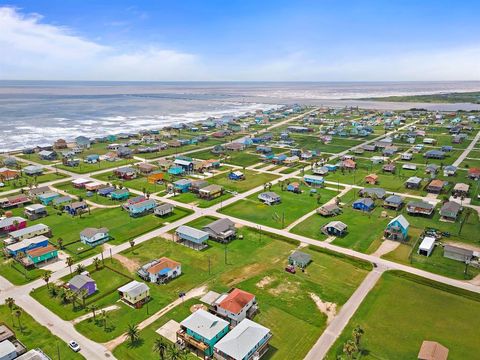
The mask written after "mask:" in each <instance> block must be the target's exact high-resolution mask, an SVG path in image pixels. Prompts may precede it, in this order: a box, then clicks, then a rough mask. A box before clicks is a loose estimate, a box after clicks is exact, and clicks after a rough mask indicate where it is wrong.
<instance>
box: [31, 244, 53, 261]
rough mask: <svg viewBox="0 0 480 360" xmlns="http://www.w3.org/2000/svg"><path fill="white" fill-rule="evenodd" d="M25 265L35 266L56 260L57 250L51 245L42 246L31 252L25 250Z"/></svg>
mask: <svg viewBox="0 0 480 360" xmlns="http://www.w3.org/2000/svg"><path fill="white" fill-rule="evenodd" d="M26 255H27V256H26V257H27V265H33V266H37V265H39V264H41V263H45V262H47V261H49V260H52V259H56V258H58V250H57V248H56V247H55V246H53V245H50V244H49V245H47V246H42V247H39V248H35V249H32V250H27V252H26Z"/></svg>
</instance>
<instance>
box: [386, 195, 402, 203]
mask: <svg viewBox="0 0 480 360" xmlns="http://www.w3.org/2000/svg"><path fill="white" fill-rule="evenodd" d="M385 202H387V203H391V204H401V203H402V202H403V198H402V197H401V196H399V195H390V196H389V197H387V198H386V199H385Z"/></svg>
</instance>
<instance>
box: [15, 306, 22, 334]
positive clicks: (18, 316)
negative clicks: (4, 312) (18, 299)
mask: <svg viewBox="0 0 480 360" xmlns="http://www.w3.org/2000/svg"><path fill="white" fill-rule="evenodd" d="M13 314H14V315H15V317H16V318H17V320H18V327H19V328H20V332H21V333H23V328H22V322H21V321H20V317H21V316H22V309H20V308H17V309H15V311H14V312H13Z"/></svg>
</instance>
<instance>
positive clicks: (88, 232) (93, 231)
mask: <svg viewBox="0 0 480 360" xmlns="http://www.w3.org/2000/svg"><path fill="white" fill-rule="evenodd" d="M100 233H108V229H107V228H106V227H102V228H99V229H96V228H85V229H84V230H83V231H82V232H80V236H85V237H87V238H91V237H93V236H95V235H96V234H100Z"/></svg>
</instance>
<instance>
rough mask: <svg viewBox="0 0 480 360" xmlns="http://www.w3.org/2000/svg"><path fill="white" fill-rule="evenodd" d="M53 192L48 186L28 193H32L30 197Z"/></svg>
mask: <svg viewBox="0 0 480 360" xmlns="http://www.w3.org/2000/svg"><path fill="white" fill-rule="evenodd" d="M50 191H52V190H51V189H50V188H49V187H48V186H40V187H37V188H33V189H31V190H29V191H28V192H29V193H30V195H37V194H42V193H46V192H50Z"/></svg>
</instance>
